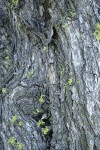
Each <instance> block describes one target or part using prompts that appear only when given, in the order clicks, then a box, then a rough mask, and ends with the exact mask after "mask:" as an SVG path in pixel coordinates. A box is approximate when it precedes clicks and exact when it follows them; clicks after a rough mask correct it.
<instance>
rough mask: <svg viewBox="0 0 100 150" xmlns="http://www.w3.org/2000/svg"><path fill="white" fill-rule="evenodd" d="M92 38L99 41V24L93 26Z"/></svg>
mask: <svg viewBox="0 0 100 150" xmlns="http://www.w3.org/2000/svg"><path fill="white" fill-rule="evenodd" d="M94 36H95V38H96V40H98V41H100V24H99V23H97V24H96V26H95V32H94Z"/></svg>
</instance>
